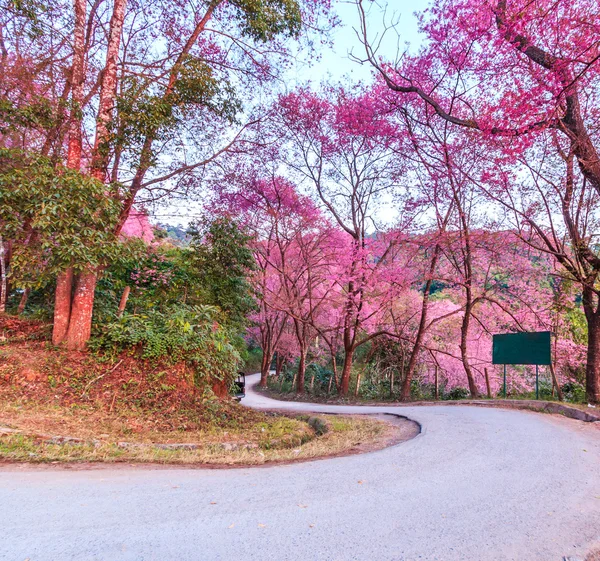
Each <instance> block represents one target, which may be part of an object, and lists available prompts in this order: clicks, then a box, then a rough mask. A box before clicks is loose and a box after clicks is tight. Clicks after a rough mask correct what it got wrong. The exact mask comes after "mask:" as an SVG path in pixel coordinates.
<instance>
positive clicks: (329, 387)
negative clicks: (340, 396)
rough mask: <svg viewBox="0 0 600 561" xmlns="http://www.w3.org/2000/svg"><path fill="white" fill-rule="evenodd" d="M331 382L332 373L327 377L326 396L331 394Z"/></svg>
mask: <svg viewBox="0 0 600 561" xmlns="http://www.w3.org/2000/svg"><path fill="white" fill-rule="evenodd" d="M332 382H333V372H332V373H331V376H329V385H328V386H327V395H329V394H330V393H331V384H332Z"/></svg>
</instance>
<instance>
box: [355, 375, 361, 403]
mask: <svg viewBox="0 0 600 561" xmlns="http://www.w3.org/2000/svg"><path fill="white" fill-rule="evenodd" d="M360 378H361V372H360V371H359V372H358V375H357V376H356V388H355V389H354V397H358V392H359V391H360Z"/></svg>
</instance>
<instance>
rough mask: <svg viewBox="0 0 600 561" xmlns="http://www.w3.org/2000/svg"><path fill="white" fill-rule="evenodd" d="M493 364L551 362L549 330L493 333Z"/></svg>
mask: <svg viewBox="0 0 600 561" xmlns="http://www.w3.org/2000/svg"><path fill="white" fill-rule="evenodd" d="M492 362H493V363H494V364H551V363H552V360H551V357H550V331H538V332H532V333H502V334H501V335H494V341H493V352H492Z"/></svg>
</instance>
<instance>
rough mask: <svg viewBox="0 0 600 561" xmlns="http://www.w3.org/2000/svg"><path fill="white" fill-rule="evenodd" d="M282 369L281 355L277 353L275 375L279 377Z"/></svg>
mask: <svg viewBox="0 0 600 561" xmlns="http://www.w3.org/2000/svg"><path fill="white" fill-rule="evenodd" d="M282 369H283V357H282V356H281V355H280V353H277V359H276V360H275V375H276V376H277V377H278V378H279V377H280V376H281V371H282Z"/></svg>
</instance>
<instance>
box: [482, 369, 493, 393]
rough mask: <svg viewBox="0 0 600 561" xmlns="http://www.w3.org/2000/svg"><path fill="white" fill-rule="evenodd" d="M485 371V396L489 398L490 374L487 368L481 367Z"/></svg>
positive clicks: (490, 391) (490, 389)
mask: <svg viewBox="0 0 600 561" xmlns="http://www.w3.org/2000/svg"><path fill="white" fill-rule="evenodd" d="M483 371H484V373H485V387H486V389H487V396H488V398H489V399H492V388H490V375H489V374H488V369H487V368H484V369H483Z"/></svg>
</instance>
